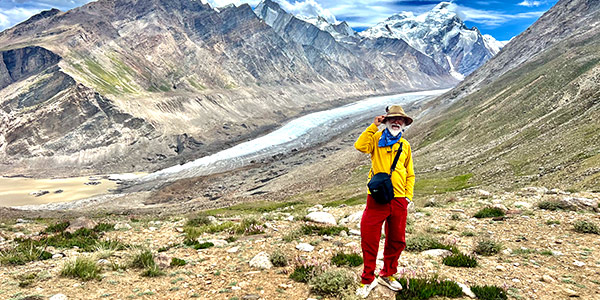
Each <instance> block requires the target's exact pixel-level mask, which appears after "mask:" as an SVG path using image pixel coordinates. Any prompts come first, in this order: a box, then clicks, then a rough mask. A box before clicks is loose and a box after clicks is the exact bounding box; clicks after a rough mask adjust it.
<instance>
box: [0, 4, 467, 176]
mask: <svg viewBox="0 0 600 300" xmlns="http://www.w3.org/2000/svg"><path fill="white" fill-rule="evenodd" d="M309 25H310V24H309ZM310 26H312V25H310ZM306 29H311V28H306ZM311 30H313V29H311ZM310 34H317V35H320V36H322V37H323V40H322V42H316V43H314V44H306V43H301V42H296V41H293V40H290V39H284V38H282V36H281V35H280V33H278V32H276V30H274V29H273V28H272V27H270V26H268V25H267V24H265V23H264V22H263V21H261V20H260V19H259V18H258V17H257V16H256V15H255V14H254V12H253V10H252V9H251V8H250V6H248V5H241V6H238V7H236V6H229V7H226V8H221V9H220V10H219V11H216V10H214V9H212V8H211V7H210V6H208V5H205V4H202V3H200V2H198V1H188V0H177V1H162V0H100V1H96V2H92V3H89V4H86V5H84V6H82V7H79V8H75V9H72V10H70V11H67V12H60V11H58V10H50V11H46V12H43V13H41V14H39V15H36V16H34V17H32V18H30V19H29V20H27V21H25V22H23V23H21V24H18V25H16V26H15V27H13V28H11V29H7V30H5V31H3V32H1V33H0V45H2V47H1V49H0V52H2V54H1V55H2V57H3V59H2V62H3V65H2V66H0V83H1V86H3V88H2V89H0V99H2V101H1V102H0V106H1V107H2V108H3V109H2V110H1V111H0V118H1V119H2V120H3V121H4V122H2V126H1V127H0V132H1V135H0V142H1V143H0V150H1V151H0V157H1V158H2V161H3V163H2V165H0V169H1V170H2V173H3V174H7V175H8V174H12V175H16V174H30V175H40V174H51V173H55V171H56V168H58V169H60V170H62V172H83V173H87V172H102V173H106V172H124V171H131V170H136V171H139V170H152V169H156V168H162V167H164V166H168V165H173V164H176V163H180V162H182V161H187V160H189V159H191V158H197V157H199V156H202V155H203V154H206V153H210V152H212V151H214V149H217V148H220V147H223V145H227V144H232V143H235V142H238V141H240V140H243V139H244V138H247V137H249V136H252V135H256V134H258V133H260V132H261V131H264V130H266V129H268V128H271V127H272V126H274V125H276V124H277V123H278V122H280V121H282V120H286V119H289V118H291V117H293V116H296V115H298V114H301V113H304V112H305V111H313V110H317V109H323V108H327V107H331V106H333V105H336V104H341V103H346V102H347V101H350V99H355V98H358V97H364V96H367V95H372V94H382V93H396V92H401V91H407V90H421V89H431V88H432V87H436V88H439V87H449V86H451V85H453V84H455V83H456V80H455V79H454V78H452V77H451V76H450V75H449V73H448V72H447V71H445V70H444V69H443V68H440V67H439V66H438V65H437V64H435V63H434V62H433V61H432V60H430V59H429V58H427V57H426V56H424V55H422V54H420V53H418V51H414V50H412V49H411V48H410V47H408V46H407V45H402V43H398V42H388V43H385V44H386V47H390V48H393V49H390V51H389V53H382V52H381V51H380V50H378V49H375V48H370V49H368V50H363V51H362V52H360V53H359V54H356V53H353V52H352V51H349V50H346V48H343V47H338V43H337V42H336V41H335V39H332V38H331V39H329V38H328V36H329V37H330V35H329V34H328V33H326V32H323V31H321V30H319V29H318V28H316V27H315V28H314V30H313V31H311V33H310ZM310 34H308V33H307V36H309V35H310ZM315 41H316V40H315ZM327 43H330V45H331V46H332V47H333V48H332V52H328V49H327V48H326V45H327ZM394 51H395V52H394ZM15 53H21V57H20V58H19V59H18V60H15V59H13V58H14V57H17V56H15ZM36 53H37V54H36ZM44 53H45V54H44ZM42 54H44V55H46V56H47V58H44V57H45V56H44V55H42ZM367 56H372V57H373V58H374V60H372V61H364V59H363V58H364V57H367ZM350 63H353V64H350ZM354 63H355V64H354ZM16 69H20V70H25V72H20V73H19V72H16V73H15V72H13V71H12V70H16ZM34 95H39V96H34ZM33 98H35V99H36V100H35V101H33V102H32V100H31V99H33ZM97 99H103V100H102V101H101V102H102V103H105V104H106V105H105V106H106V107H111V109H108V110H107V109H102V108H101V107H100V106H102V105H104V104H102V105H100V104H98V103H97V102H98V101H97ZM34 102H35V103H34ZM78 106H80V108H76V107H78ZM90 107H95V108H93V109H90ZM74 111H75V112H74ZM67 115H69V116H76V117H75V119H76V121H75V122H73V121H72V119H69V118H72V117H67ZM56 116H59V117H56ZM31 120H35V122H34V123H31V122H30V121H31ZM240 120H244V121H240ZM115 122H116V123H115ZM34 124H35V126H34ZM119 124H121V125H119ZM14 137H18V140H17V139H15V138H14ZM81 145H83V146H82V147H80V146H81ZM78 170H81V171H78ZM63 174H65V175H66V173H63ZM73 175H74V174H73Z"/></svg>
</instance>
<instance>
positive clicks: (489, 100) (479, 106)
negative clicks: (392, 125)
mask: <svg viewBox="0 0 600 300" xmlns="http://www.w3.org/2000/svg"><path fill="white" fill-rule="evenodd" d="M565 2H586V1H562V2H559V4H564V3H565ZM559 4H557V6H558V5H559ZM581 5H583V4H581ZM597 6H598V5H595V6H592V7H591V8H593V9H592V10H591V11H589V12H588V14H589V15H588V16H583V17H586V18H589V19H590V20H593V21H596V23H592V24H598V23H597V21H598V19H599V18H598V15H599V10H598V9H597ZM578 17H582V16H578ZM534 26H535V25H534ZM540 26H541V25H539V24H538V27H540ZM594 28H595V29H594ZM586 29H588V28H586ZM597 29H598V28H597V26H593V27H591V30H581V31H575V32H574V33H573V34H572V35H570V36H569V37H567V38H565V39H563V40H561V41H559V42H556V43H555V44H554V45H552V46H551V47H549V48H547V49H544V50H543V51H541V52H540V53H538V54H537V55H534V56H532V57H531V58H529V59H528V60H527V61H525V62H524V63H522V64H520V65H517V66H516V67H513V68H512V69H510V70H509V71H506V72H504V73H503V75H501V76H499V77H496V78H494V79H493V80H492V81H491V82H489V83H482V82H484V81H482V82H479V83H478V84H475V87H474V88H473V86H471V87H469V88H470V90H472V91H473V92H470V93H469V94H467V95H466V96H464V97H462V98H460V99H459V100H456V101H455V102H454V103H453V104H452V105H450V106H449V107H448V109H447V110H446V111H444V112H443V113H440V114H439V116H438V117H436V118H433V119H430V120H428V121H425V122H422V123H421V124H420V125H417V126H418V127H417V128H414V129H413V130H411V131H413V132H416V136H414V137H412V139H413V144H415V145H416V147H415V148H416V149H417V152H416V155H415V157H416V159H417V162H416V163H415V164H416V166H417V169H420V171H421V173H422V174H421V176H420V178H421V179H425V180H430V181H433V182H436V180H437V181H441V180H442V179H443V180H449V178H455V176H470V178H469V181H468V182H469V183H470V184H485V185H495V186H498V187H518V186H524V185H546V186H549V187H560V188H564V189H592V190H594V189H595V190H597V189H600V168H599V166H600V135H598V130H599V129H600V121H599V118H598V117H599V116H600V89H599V87H600V64H599V62H600V31H598V30H597ZM528 31H529V30H528ZM531 32H535V29H534V30H532V31H531ZM524 34H528V33H527V32H526V33H524ZM510 46H511V45H510V44H509V45H508V46H507V47H510ZM505 50H506V49H505ZM508 52H510V51H508ZM502 54H503V53H502V52H501V53H500V54H499V56H500V55H502ZM495 59H496V58H495ZM500 59H506V57H501V58H500ZM515 59H518V58H515ZM490 62H491V63H492V64H491V65H493V61H490ZM486 67H487V69H486ZM483 72H489V73H491V72H500V71H498V70H494V69H493V68H490V67H489V64H486V65H485V66H483V67H482V69H480V70H479V72H478V73H479V74H481V73H483ZM479 74H478V75H479ZM490 77H491V76H490ZM468 80H469V78H467V81H468ZM457 89H461V86H459V87H457ZM453 92H454V93H453ZM459 93H460V92H459ZM452 94H456V92H455V91H451V92H449V93H448V94H446V95H444V96H442V97H443V98H442V99H440V100H439V101H440V102H441V103H443V102H444V101H451V100H449V98H450V97H451V95H452ZM444 97H445V98H446V99H444ZM415 129H416V130H415ZM471 174H472V176H471ZM425 188H427V187H425ZM429 188H430V187H429Z"/></svg>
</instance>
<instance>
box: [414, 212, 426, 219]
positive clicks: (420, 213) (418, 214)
mask: <svg viewBox="0 0 600 300" xmlns="http://www.w3.org/2000/svg"><path fill="white" fill-rule="evenodd" d="M414 216H415V218H417V219H419V218H422V217H424V216H425V214H424V213H422V212H418V213H414Z"/></svg>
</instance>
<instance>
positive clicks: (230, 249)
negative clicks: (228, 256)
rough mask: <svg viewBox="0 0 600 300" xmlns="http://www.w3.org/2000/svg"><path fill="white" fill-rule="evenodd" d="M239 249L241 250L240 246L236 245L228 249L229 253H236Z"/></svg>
mask: <svg viewBox="0 0 600 300" xmlns="http://www.w3.org/2000/svg"><path fill="white" fill-rule="evenodd" d="M239 250H240V247H239V246H235V247H232V248H229V249H227V253H236V252H238V251H239Z"/></svg>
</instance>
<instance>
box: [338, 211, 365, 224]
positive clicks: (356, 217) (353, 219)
mask: <svg viewBox="0 0 600 300" xmlns="http://www.w3.org/2000/svg"><path fill="white" fill-rule="evenodd" d="M362 215H363V212H362V211H357V212H355V213H353V214H351V215H349V216H347V217H345V218H343V219H341V220H340V224H341V225H346V224H355V223H359V222H360V220H361V219H362Z"/></svg>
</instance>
